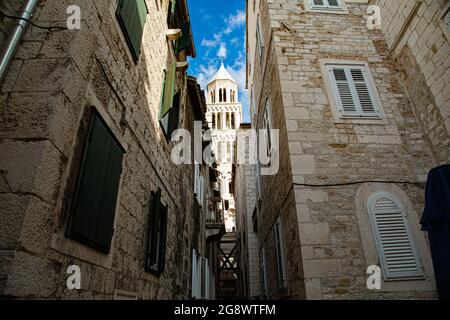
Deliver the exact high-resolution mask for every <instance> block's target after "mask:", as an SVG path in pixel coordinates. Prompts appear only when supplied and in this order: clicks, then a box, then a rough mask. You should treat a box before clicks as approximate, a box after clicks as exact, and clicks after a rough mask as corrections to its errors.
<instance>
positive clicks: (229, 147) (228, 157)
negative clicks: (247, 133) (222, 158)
mask: <svg viewBox="0 0 450 320" xmlns="http://www.w3.org/2000/svg"><path fill="white" fill-rule="evenodd" d="M227 163H231V142H227Z"/></svg>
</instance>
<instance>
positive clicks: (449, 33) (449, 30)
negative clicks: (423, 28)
mask: <svg viewBox="0 0 450 320" xmlns="http://www.w3.org/2000/svg"><path fill="white" fill-rule="evenodd" d="M447 15H450V2H449V3H447V4H446V5H445V6H444V9H443V10H442V12H441V14H440V16H439V25H440V26H441V29H442V31H443V32H444V35H445V37H446V38H447V41H449V42H450V27H449V26H448V25H447V24H446V23H445V19H446V18H447ZM449 19H450V17H449Z"/></svg>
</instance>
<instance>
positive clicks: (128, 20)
mask: <svg viewBox="0 0 450 320" xmlns="http://www.w3.org/2000/svg"><path fill="white" fill-rule="evenodd" d="M147 14H148V11H147V5H146V3H145V0H119V5H118V6H117V11H116V16H117V19H118V20H119V24H120V27H121V28H122V31H123V33H124V36H125V39H126V41H127V44H128V47H129V48H130V51H131V55H132V56H133V59H134V61H135V62H137V61H138V60H139V55H140V52H141V44H142V35H143V33H144V25H145V21H146V19H147Z"/></svg>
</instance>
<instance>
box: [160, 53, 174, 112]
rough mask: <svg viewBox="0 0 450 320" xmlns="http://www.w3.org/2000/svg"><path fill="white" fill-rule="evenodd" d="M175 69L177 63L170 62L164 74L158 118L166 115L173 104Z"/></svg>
mask: <svg viewBox="0 0 450 320" xmlns="http://www.w3.org/2000/svg"><path fill="white" fill-rule="evenodd" d="M176 71H177V63H176V62H173V63H171V64H170V66H169V68H168V69H167V72H166V75H165V80H164V89H163V98H162V104H161V115H160V119H162V118H163V117H165V116H166V115H167V112H168V111H169V110H170V108H172V106H173V95H174V89H175V77H176Z"/></svg>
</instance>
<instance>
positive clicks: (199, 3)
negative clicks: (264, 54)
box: [187, 0, 250, 122]
mask: <svg viewBox="0 0 450 320" xmlns="http://www.w3.org/2000/svg"><path fill="white" fill-rule="evenodd" d="M187 1H188V5H189V13H190V16H191V24H192V31H193V33H194V40H195V47H196V49H197V58H195V59H190V61H189V71H188V72H189V74H190V75H192V76H195V77H197V79H198V82H199V83H200V85H201V86H202V88H203V89H206V84H207V83H208V81H209V80H210V79H211V78H212V77H213V76H214V74H215V73H216V71H217V69H218V68H219V67H220V62H221V59H223V62H224V64H225V66H226V67H227V69H228V71H229V72H230V74H231V75H232V76H233V78H234V79H235V80H236V81H237V82H238V83H239V99H240V101H241V102H242V106H243V114H244V120H243V121H244V122H249V120H250V117H249V108H248V105H249V103H248V93H247V90H245V89H244V88H245V1H244V0H227V1H223V0H187Z"/></svg>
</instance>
